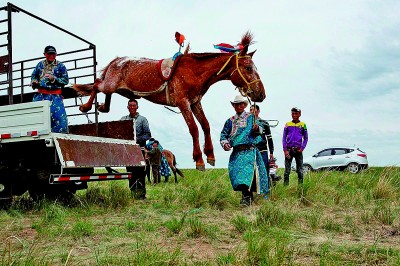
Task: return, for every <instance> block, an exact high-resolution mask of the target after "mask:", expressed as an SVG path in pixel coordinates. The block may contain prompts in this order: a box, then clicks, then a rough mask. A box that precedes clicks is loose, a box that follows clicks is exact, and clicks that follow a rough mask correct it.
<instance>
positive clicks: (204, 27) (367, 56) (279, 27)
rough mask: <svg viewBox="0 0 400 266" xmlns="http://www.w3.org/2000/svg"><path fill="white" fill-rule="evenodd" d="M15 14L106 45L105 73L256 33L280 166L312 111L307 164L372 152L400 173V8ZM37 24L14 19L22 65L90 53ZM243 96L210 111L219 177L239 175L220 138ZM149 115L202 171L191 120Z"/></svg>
mask: <svg viewBox="0 0 400 266" xmlns="http://www.w3.org/2000/svg"><path fill="white" fill-rule="evenodd" d="M11 3H13V4H14V5H16V6H18V7H20V8H22V9H24V10H26V11H28V12H30V13H33V14H34V15H37V16H40V17H42V18H43V19H45V20H47V21H50V22H52V23H54V24H56V25H57V26H60V27H62V28H65V29H66V30H68V31H71V32H73V33H74V34H76V35H78V36H79V37H82V38H83V39H86V40H88V41H89V42H91V43H93V44H95V45H96V49H97V62H98V69H99V70H100V69H102V68H103V67H105V66H106V65H107V64H108V63H109V61H111V60H112V59H113V58H115V57H116V56H129V57H136V58H140V57H146V58H151V59H157V60H158V59H162V58H168V57H171V56H172V55H173V54H174V53H175V52H177V51H178V48H179V47H178V45H177V44H176V43H175V41H174V34H175V32H176V31H179V32H181V33H182V34H184V35H185V36H186V39H187V41H186V42H185V43H187V42H190V45H191V47H192V50H191V52H199V53H201V52H216V53H218V52H219V51H218V50H215V49H214V48H213V44H217V43H221V42H225V43H231V44H236V43H237V42H238V41H239V40H240V39H241V36H242V35H243V34H244V33H245V32H246V31H247V30H250V31H251V32H252V33H253V34H254V36H255V41H256V43H255V44H254V45H252V46H251V47H250V49H249V50H250V51H253V50H256V49H257V52H256V53H255V55H254V57H253V61H254V63H255V65H256V66H257V68H258V72H259V74H260V77H261V79H262V81H263V83H264V87H265V89H266V94H267V98H266V99H265V100H264V101H263V102H262V103H261V104H260V107H261V114H260V115H261V117H263V118H264V119H277V120H279V125H278V126H277V127H275V128H273V129H272V134H273V138H274V144H275V155H276V157H277V158H278V164H279V165H280V166H283V152H282V131H283V126H284V124H285V123H286V122H287V121H289V120H291V115H290V109H291V107H293V106H297V107H299V108H301V109H302V116H301V118H300V119H301V120H302V121H304V122H305V123H306V124H307V127H308V130H309V144H308V146H307V148H306V150H305V151H304V155H305V156H306V157H307V156H311V155H313V154H314V153H316V152H318V151H319V150H320V149H323V148H325V147H328V146H334V145H350V146H355V147H359V148H360V149H361V150H363V151H365V152H366V153H367V155H368V160H369V163H370V165H371V166H390V165H397V166H398V165H399V164H400V150H399V148H400V140H399V139H400V138H399V133H400V124H399V122H398V119H397V115H396V113H395V112H396V110H397V109H396V108H399V107H398V106H399V102H400V91H399V84H400V83H399V81H400V75H399V74H400V16H399V11H400V1H398V0H393V1H390V0H385V1H377V0H374V1H338V0H318V1H317V0H314V1H303V0H298V1H289V0H282V1H275V0H260V1H252V0H249V1H235V0H231V1H209V0H201V1H189V0H188V1H168V0H164V1H151V0H146V1H132V0H131V1H123V0H113V1H84V0H80V1H78V0H69V1H64V0H52V1H40V0H38V1H23V0H15V1H12V2H11ZM1 4H2V5H1V6H5V5H6V4H7V2H6V1H1ZM3 13H4V14H2V15H3V16H2V18H4V15H5V12H4V11H3ZM27 17H28V16H27V15H25V14H14V15H13V34H14V38H13V45H14V51H13V53H14V54H13V55H14V61H16V60H22V59H26V58H32V57H39V56H41V55H42V53H43V48H44V47H45V46H46V45H49V44H51V45H54V46H55V47H56V48H57V51H58V52H59V53H62V52H66V51H70V50H73V49H78V48H86V47H88V45H87V44H85V43H82V42H79V41H76V40H75V39H74V38H71V37H70V36H66V35H65V34H64V33H61V32H58V31H54V30H52V29H50V28H49V27H47V26H44V25H43V24H42V23H37V22H35V21H34V20H32V19H30V18H28V19H27ZM236 94H237V91H235V90H234V86H233V85H232V83H231V82H230V81H222V82H219V83H217V84H215V85H213V86H212V87H211V88H210V90H209V91H208V92H207V94H206V95H205V96H204V98H203V100H202V103H203V109H204V111H205V114H206V116H207V117H208V119H209V122H210V125H211V132H212V140H213V143H214V149H215V155H216V167H218V168H226V167H227V165H228V159H229V154H230V153H229V152H225V151H223V149H222V148H221V147H220V145H219V134H220V131H221V129H222V127H223V124H224V122H225V121H226V119H228V117H229V116H231V115H233V114H234V109H233V108H232V106H231V105H230V102H229V101H230V100H233V98H234V97H235V95H236ZM126 105H127V101H126V99H125V98H123V97H121V96H119V95H115V96H113V99H112V102H111V111H110V113H108V114H101V115H100V120H101V121H111V120H119V119H120V118H121V116H123V115H126V114H127V109H126ZM139 112H140V114H142V115H144V116H145V117H147V118H148V120H149V122H150V128H151V131H152V133H153V136H154V137H155V138H157V139H159V141H160V143H161V144H162V145H163V147H164V148H167V149H170V150H172V151H173V152H174V153H175V155H176V156H177V161H178V164H179V166H180V167H181V168H194V167H195V164H194V162H193V160H192V155H191V154H192V140H191V136H190V134H189V131H188V129H187V127H186V124H185V122H184V120H183V117H182V116H181V115H179V114H175V113H172V112H171V111H168V110H167V109H165V108H164V107H163V106H161V105H155V104H153V103H151V102H148V101H146V100H144V99H141V100H139ZM70 122H71V123H76V122H78V119H75V118H72V119H70ZM200 134H201V135H202V132H201V133H200ZM201 141H202V143H201V145H203V138H202V139H201ZM203 158H204V159H205V157H203ZM206 167H207V168H211V166H209V165H206Z"/></svg>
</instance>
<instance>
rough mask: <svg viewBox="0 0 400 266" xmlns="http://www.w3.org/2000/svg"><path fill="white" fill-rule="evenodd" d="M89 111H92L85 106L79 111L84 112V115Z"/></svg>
mask: <svg viewBox="0 0 400 266" xmlns="http://www.w3.org/2000/svg"><path fill="white" fill-rule="evenodd" d="M89 110H90V109H89V108H87V107H86V106H83V105H81V106H79V111H81V112H83V113H86V112H87V111H89Z"/></svg>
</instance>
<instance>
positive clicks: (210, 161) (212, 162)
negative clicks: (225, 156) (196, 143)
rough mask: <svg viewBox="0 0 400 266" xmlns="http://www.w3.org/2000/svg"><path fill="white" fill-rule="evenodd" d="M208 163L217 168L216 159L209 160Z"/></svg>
mask: <svg viewBox="0 0 400 266" xmlns="http://www.w3.org/2000/svg"><path fill="white" fill-rule="evenodd" d="M207 163H208V164H209V165H211V166H215V159H207Z"/></svg>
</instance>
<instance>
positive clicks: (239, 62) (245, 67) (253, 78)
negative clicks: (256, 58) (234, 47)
mask: <svg viewBox="0 0 400 266" xmlns="http://www.w3.org/2000/svg"><path fill="white" fill-rule="evenodd" d="M243 52H244V53H243ZM254 53H255V51H254V52H251V53H249V54H246V53H245V51H244V50H243V51H242V52H241V53H239V54H237V55H235V59H234V60H233V61H234V62H233V63H234V64H235V66H234V68H235V69H234V70H233V72H232V73H231V76H230V80H231V82H232V83H233V85H235V86H236V87H238V88H239V91H240V93H241V94H242V95H243V96H248V97H250V99H251V100H252V101H254V102H262V101H263V100H264V99H265V90H264V85H263V83H262V81H261V79H260V76H259V74H258V72H257V67H256V66H255V65H254V62H253V60H252V58H253V55H254Z"/></svg>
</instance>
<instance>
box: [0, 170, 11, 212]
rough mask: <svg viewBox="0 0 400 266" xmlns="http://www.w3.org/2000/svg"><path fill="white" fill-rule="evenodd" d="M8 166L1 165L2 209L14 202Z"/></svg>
mask: <svg viewBox="0 0 400 266" xmlns="http://www.w3.org/2000/svg"><path fill="white" fill-rule="evenodd" d="M10 181H11V180H10V178H9V175H8V172H7V170H6V167H0V210H1V209H8V208H9V207H10V206H11V204H12V185H11V182H10Z"/></svg>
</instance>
